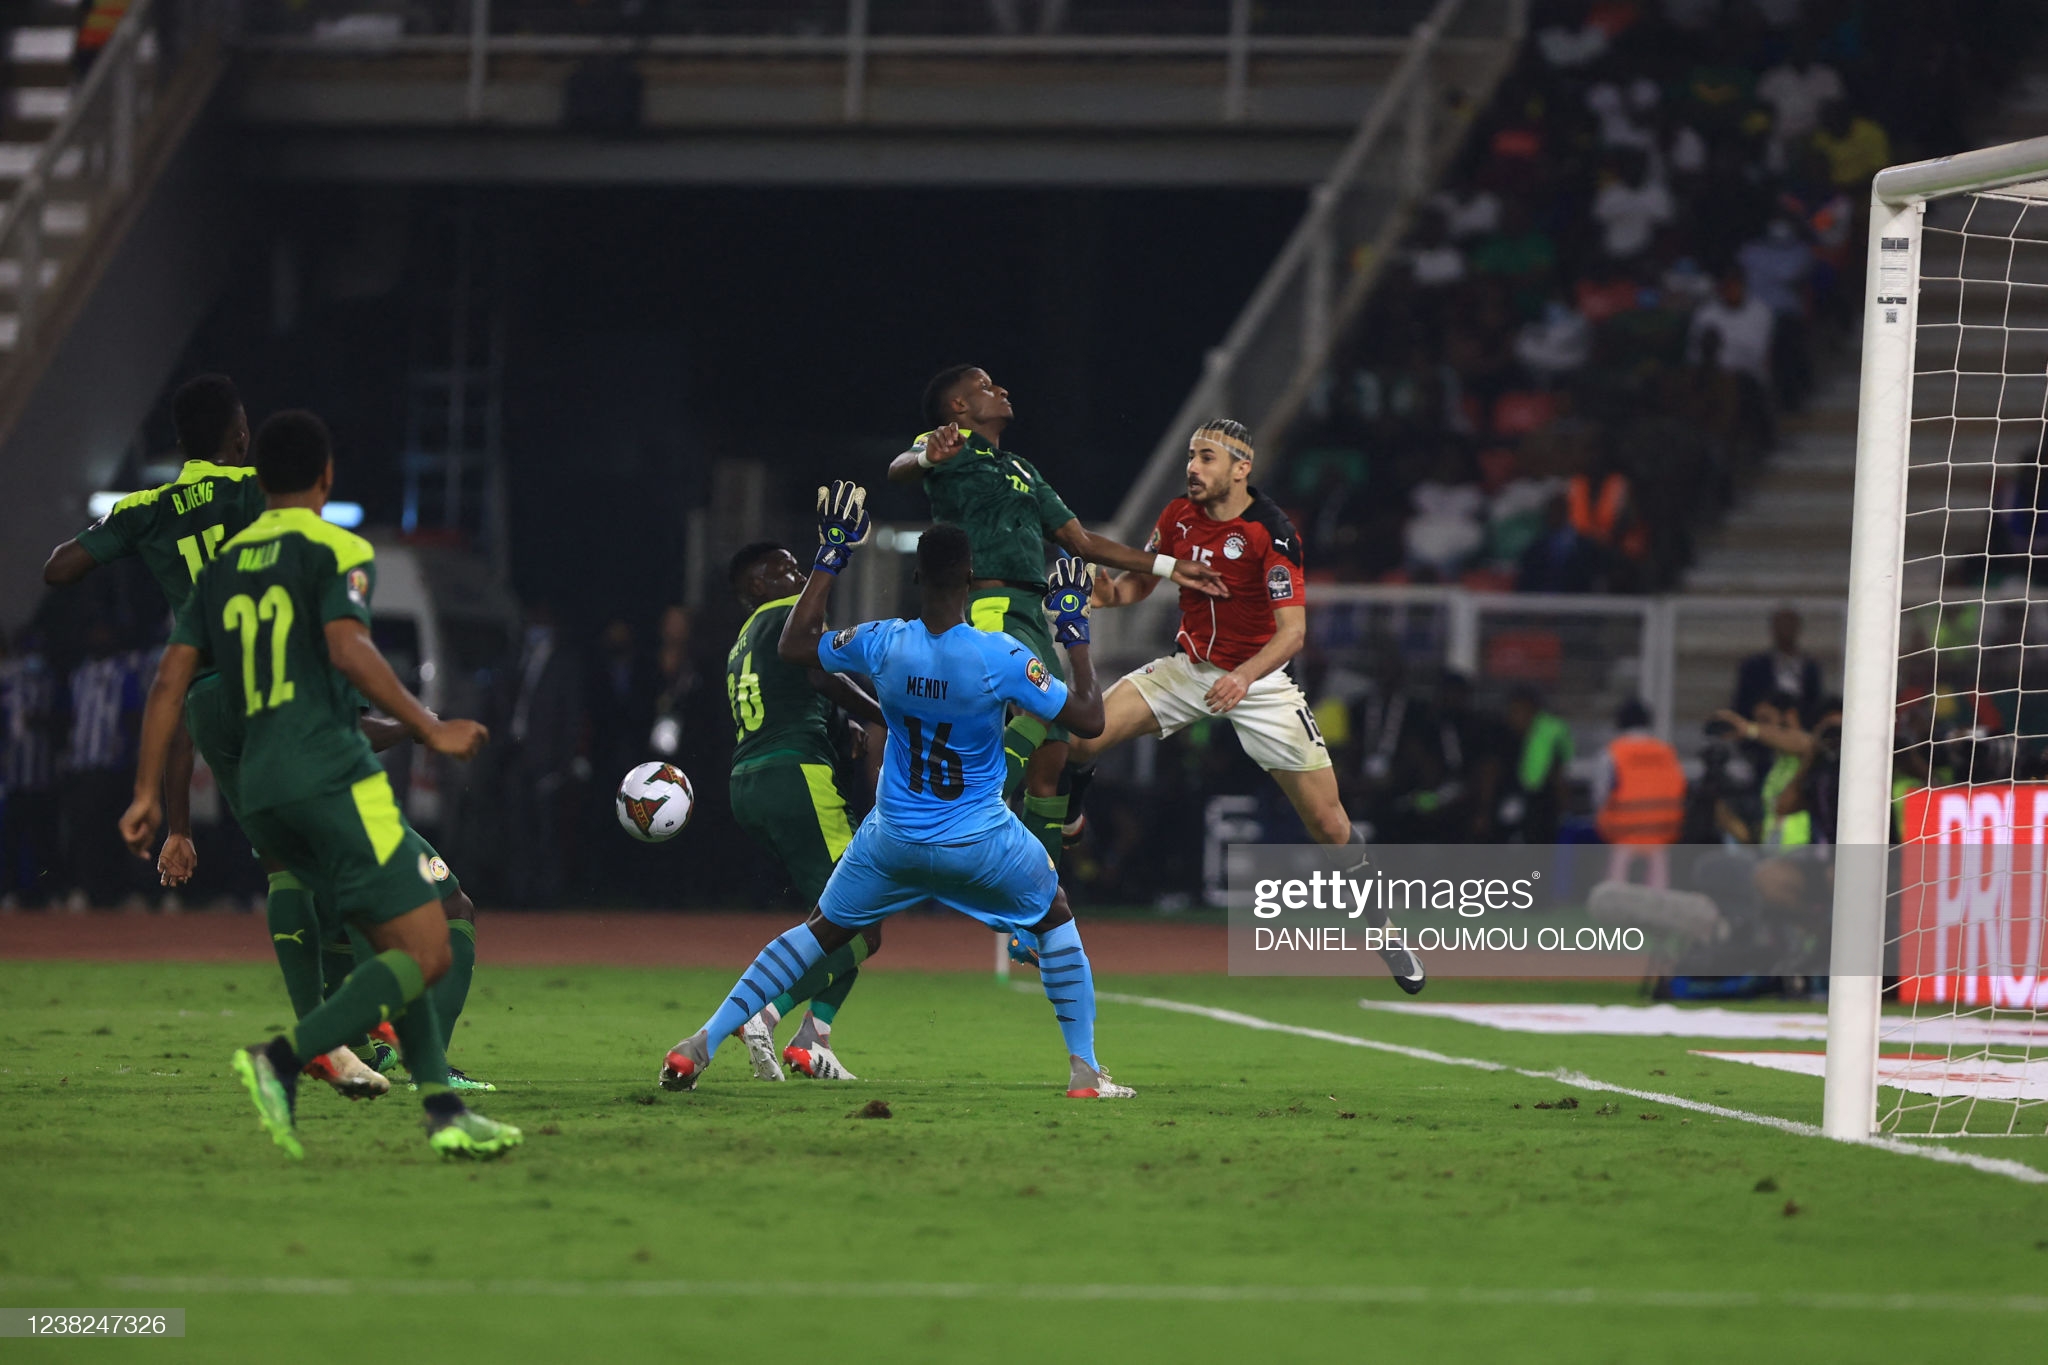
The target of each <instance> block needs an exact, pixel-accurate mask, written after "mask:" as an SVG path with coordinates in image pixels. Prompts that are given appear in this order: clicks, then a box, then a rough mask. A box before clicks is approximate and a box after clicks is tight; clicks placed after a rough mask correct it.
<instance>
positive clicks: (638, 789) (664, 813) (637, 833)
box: [613, 763, 697, 844]
mask: <svg viewBox="0 0 2048 1365" xmlns="http://www.w3.org/2000/svg"><path fill="white" fill-rule="evenodd" d="M613 800H614V804H615V805H616V806H617V808H618V812H619V826H620V827H621V828H622V829H624V830H625V831H626V833H628V834H630V835H632V836H633V837H634V838H635V839H638V840H639V841H640V842H641V843H643V844H658V843H660V842H661V841H662V840H664V839H673V838H675V837H676V835H678V834H681V833H682V832H683V826H684V825H687V824H689V823H690V812H691V811H692V810H694V809H696V806H697V794H696V793H695V792H693V791H691V790H690V779H689V778H687V777H685V776H683V770H682V769H681V768H678V767H677V766H676V765H675V764H673V763H642V764H641V765H640V766H639V767H637V768H635V769H633V771H632V772H629V773H627V774H626V776H625V778H624V779H623V780H622V781H621V782H620V783H619V794H618V795H617V796H616V797H615V798H614V799H613Z"/></svg>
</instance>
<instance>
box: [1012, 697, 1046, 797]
mask: <svg viewBox="0 0 2048 1365" xmlns="http://www.w3.org/2000/svg"><path fill="white" fill-rule="evenodd" d="M1043 743H1045V722H1044V721H1042V720H1040V719H1039V718H1038V717H1036V716H1019V717H1017V718H1016V719H1015V720H1013V721H1011V722H1010V723H1009V724H1008V725H1006V726H1004V727H1003V801H1004V802H1005V803H1006V804H1007V803H1008V802H1009V801H1010V800H1011V799H1013V798H1014V797H1015V796H1016V795H1017V791H1018V789H1019V788H1020V787H1022V786H1023V785H1024V765H1025V764H1026V763H1028V762H1030V761H1031V755H1032V754H1034V753H1036V752H1038V746H1039V745H1041V744H1043Z"/></svg>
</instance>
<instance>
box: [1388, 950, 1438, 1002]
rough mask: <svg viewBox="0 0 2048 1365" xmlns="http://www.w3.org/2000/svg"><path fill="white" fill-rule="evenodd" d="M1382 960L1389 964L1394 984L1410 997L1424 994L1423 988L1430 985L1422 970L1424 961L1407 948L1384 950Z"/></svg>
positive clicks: (1426, 975)
mask: <svg viewBox="0 0 2048 1365" xmlns="http://www.w3.org/2000/svg"><path fill="white" fill-rule="evenodd" d="M1380 959H1381V960H1382V961H1383V962H1385V963H1386V964H1387V970H1388V971H1390V972H1392V973H1393V974H1394V984H1395V985H1396V986H1399V987H1400V988H1401V989H1402V990H1404V991H1406V992H1408V994H1410V995H1420V994H1422V988H1423V987H1424V986H1427V985H1428V984H1429V976H1428V974H1427V973H1425V972H1424V971H1423V970H1422V959H1421V958H1419V957H1417V956H1416V955H1415V954H1414V952H1413V951H1411V950H1410V949H1407V948H1382V949H1380Z"/></svg>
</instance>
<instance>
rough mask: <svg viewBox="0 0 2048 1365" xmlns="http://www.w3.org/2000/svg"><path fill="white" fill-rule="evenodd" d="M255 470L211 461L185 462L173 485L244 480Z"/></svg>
mask: <svg viewBox="0 0 2048 1365" xmlns="http://www.w3.org/2000/svg"><path fill="white" fill-rule="evenodd" d="M255 472H256V471H255V469H253V468H252V467H250V466H249V465H245V464H215V463H213V462H212V461H211V460H187V461H185V464H184V467H183V468H181V469H179V470H178V477H177V478H176V479H174V480H172V482H173V483H198V482H199V481H200V480H201V479H246V478H249V477H250V476H252V475H253V474H255Z"/></svg>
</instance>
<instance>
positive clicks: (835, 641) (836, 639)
mask: <svg viewBox="0 0 2048 1365" xmlns="http://www.w3.org/2000/svg"><path fill="white" fill-rule="evenodd" d="M854 629H855V628H854V627H853V626H848V627H847V628H846V629H845V630H842V631H840V632H839V633H838V634H837V635H835V636H833V637H832V648H834V649H844V648H846V646H847V645H848V644H849V643H851V642H852V640H853V633H854Z"/></svg>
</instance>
